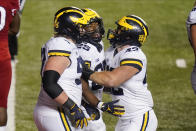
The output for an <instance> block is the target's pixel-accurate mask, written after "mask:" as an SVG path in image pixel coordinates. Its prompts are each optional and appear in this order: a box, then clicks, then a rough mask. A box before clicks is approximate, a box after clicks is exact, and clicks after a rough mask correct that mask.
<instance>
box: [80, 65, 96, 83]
mask: <svg viewBox="0 0 196 131" xmlns="http://www.w3.org/2000/svg"><path fill="white" fill-rule="evenodd" d="M93 73H94V71H92V70H91V69H89V67H88V65H86V64H82V78H83V79H84V80H86V81H87V80H88V79H89V77H90V76H91V75H92V74H93Z"/></svg>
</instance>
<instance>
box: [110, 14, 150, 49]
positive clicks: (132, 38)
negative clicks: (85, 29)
mask: <svg viewBox="0 0 196 131" xmlns="http://www.w3.org/2000/svg"><path fill="white" fill-rule="evenodd" d="M116 25H117V28H116V29H115V30H111V29H109V30H108V34H107V39H108V40H109V41H110V43H111V44H112V45H113V46H114V47H115V46H117V45H136V46H139V47H140V46H142V45H143V44H144V42H145V40H146V38H147V36H148V35H149V31H148V27H147V24H146V22H145V21H144V20H143V19H142V18H140V17H138V16H136V15H128V16H124V17H122V18H121V19H120V20H118V21H117V22H116Z"/></svg>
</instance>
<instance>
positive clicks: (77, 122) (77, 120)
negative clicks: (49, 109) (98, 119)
mask: <svg viewBox="0 0 196 131" xmlns="http://www.w3.org/2000/svg"><path fill="white" fill-rule="evenodd" d="M63 106H64V107H65V108H67V109H69V112H70V117H71V118H70V119H71V121H72V124H73V126H74V127H76V128H78V127H79V126H80V128H81V129H82V128H83V127H84V126H87V125H88V121H87V118H86V117H85V115H84V113H83V111H82V110H81V109H80V108H79V107H78V106H77V105H76V104H75V103H74V102H73V101H72V100H71V99H69V98H68V100H67V101H66V102H65V104H63Z"/></svg>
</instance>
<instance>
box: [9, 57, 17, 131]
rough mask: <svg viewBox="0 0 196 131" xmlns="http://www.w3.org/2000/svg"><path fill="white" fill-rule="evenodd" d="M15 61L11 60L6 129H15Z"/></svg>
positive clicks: (12, 130) (10, 130)
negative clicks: (10, 82)
mask: <svg viewBox="0 0 196 131" xmlns="http://www.w3.org/2000/svg"><path fill="white" fill-rule="evenodd" d="M15 65H16V63H15V61H12V84H11V87H10V92H9V95H8V122H7V131H15V83H16V77H15Z"/></svg>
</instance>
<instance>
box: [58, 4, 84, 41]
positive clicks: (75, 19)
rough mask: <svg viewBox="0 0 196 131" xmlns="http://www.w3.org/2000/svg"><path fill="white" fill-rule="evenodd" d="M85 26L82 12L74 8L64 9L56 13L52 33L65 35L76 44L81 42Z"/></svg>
mask: <svg viewBox="0 0 196 131" xmlns="http://www.w3.org/2000/svg"><path fill="white" fill-rule="evenodd" d="M86 25H87V19H86V17H85V16H84V12H83V11H82V10H80V9H79V8H76V7H65V8H62V9H60V10H59V11H57V13H56V14H55V17H54V31H55V34H56V35H66V36H68V37H70V38H72V39H73V40H76V43H80V42H81V35H82V33H83V27H84V26H86Z"/></svg>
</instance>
